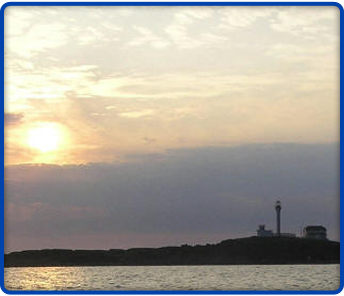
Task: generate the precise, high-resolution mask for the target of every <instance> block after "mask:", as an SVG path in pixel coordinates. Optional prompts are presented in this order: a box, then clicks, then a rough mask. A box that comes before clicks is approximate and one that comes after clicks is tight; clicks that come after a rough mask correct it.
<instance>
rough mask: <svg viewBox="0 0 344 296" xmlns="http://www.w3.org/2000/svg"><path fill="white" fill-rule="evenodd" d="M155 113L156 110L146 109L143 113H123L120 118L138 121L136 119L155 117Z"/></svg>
mask: <svg viewBox="0 0 344 296" xmlns="http://www.w3.org/2000/svg"><path fill="white" fill-rule="evenodd" d="M154 113H155V111H154V110H151V109H146V110H141V111H130V112H122V113H119V116H121V117H126V118H134V119H136V118H141V117H146V116H150V115H153V114H154Z"/></svg>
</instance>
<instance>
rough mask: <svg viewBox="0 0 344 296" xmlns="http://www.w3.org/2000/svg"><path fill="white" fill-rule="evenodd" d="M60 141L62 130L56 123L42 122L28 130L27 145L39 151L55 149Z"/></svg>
mask: <svg viewBox="0 0 344 296" xmlns="http://www.w3.org/2000/svg"><path fill="white" fill-rule="evenodd" d="M61 142H62V132H61V130H60V128H59V126H58V125H56V124H53V123H42V124H40V125H38V126H35V127H33V128H31V129H29V130H28V134H27V143H28V145H29V146H30V147H31V148H34V149H37V150H39V151H40V152H41V153H46V152H50V151H54V150H57V149H58V148H59V146H60V145H61Z"/></svg>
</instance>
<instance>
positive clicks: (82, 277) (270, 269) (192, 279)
mask: <svg viewBox="0 0 344 296" xmlns="http://www.w3.org/2000/svg"><path fill="white" fill-rule="evenodd" d="M4 276H5V287H6V289H8V290H336V289H338V288H339V264H338V265H337V264H336V265H241V266H238V265H234V266H233V265H232V266H228V265H227V266H108V267H100V266H96V267H23V268H5V275H4Z"/></svg>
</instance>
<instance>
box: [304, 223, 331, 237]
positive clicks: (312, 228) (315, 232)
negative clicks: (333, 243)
mask: <svg viewBox="0 0 344 296" xmlns="http://www.w3.org/2000/svg"><path fill="white" fill-rule="evenodd" d="M303 237H304V238H311V239H323V240H326V239H327V233H326V228H325V227H324V226H321V225H309V226H306V227H305V228H304V229H303Z"/></svg>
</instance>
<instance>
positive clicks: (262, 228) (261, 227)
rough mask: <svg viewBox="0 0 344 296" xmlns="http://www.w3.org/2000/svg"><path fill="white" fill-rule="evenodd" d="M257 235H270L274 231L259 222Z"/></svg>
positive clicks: (272, 234)
mask: <svg viewBox="0 0 344 296" xmlns="http://www.w3.org/2000/svg"><path fill="white" fill-rule="evenodd" d="M257 236H263V237H270V236H274V233H273V232H272V230H269V229H265V225H264V224H261V225H259V226H258V230H257Z"/></svg>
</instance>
